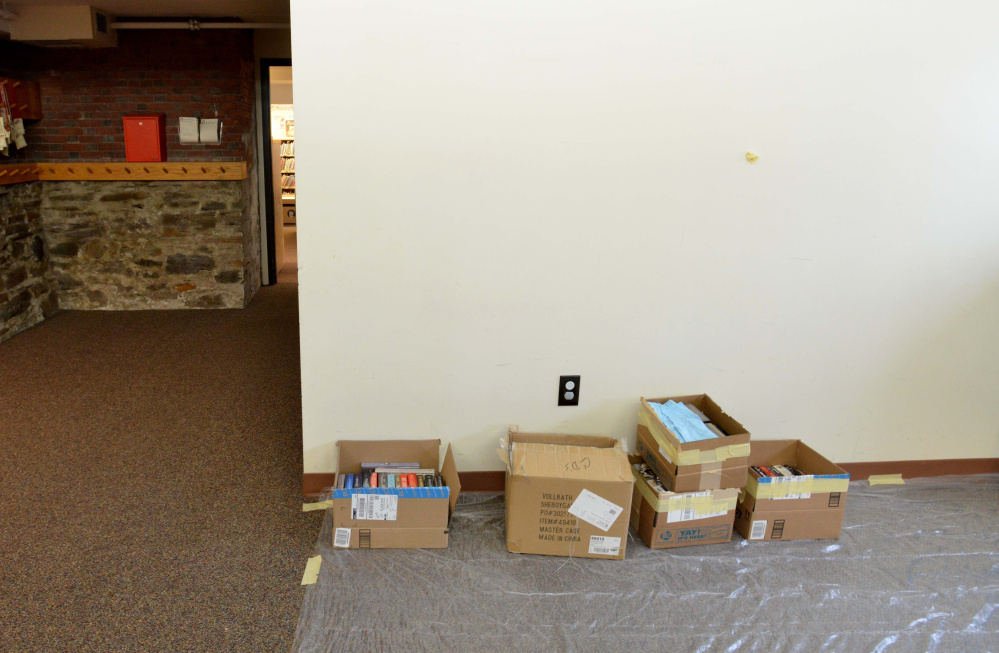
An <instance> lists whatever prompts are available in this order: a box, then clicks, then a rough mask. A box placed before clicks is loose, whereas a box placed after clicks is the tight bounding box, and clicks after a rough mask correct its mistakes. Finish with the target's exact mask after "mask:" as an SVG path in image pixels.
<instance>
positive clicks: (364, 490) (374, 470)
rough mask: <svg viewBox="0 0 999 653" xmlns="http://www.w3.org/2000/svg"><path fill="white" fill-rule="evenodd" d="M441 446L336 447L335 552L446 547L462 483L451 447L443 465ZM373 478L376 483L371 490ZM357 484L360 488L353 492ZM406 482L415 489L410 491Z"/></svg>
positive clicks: (353, 443) (359, 443) (358, 443)
mask: <svg viewBox="0 0 999 653" xmlns="http://www.w3.org/2000/svg"><path fill="white" fill-rule="evenodd" d="M440 447H441V441H440V440H372V441H364V440H341V441H340V442H338V443H337V449H338V450H339V457H338V461H337V477H336V489H334V490H333V496H332V498H331V502H332V508H333V545H334V547H338V548H349V549H440V548H446V547H447V544H448V530H449V525H450V522H451V515H452V514H453V512H454V506H455V504H457V502H458V495H459V494H460V493H461V483H460V482H459V481H458V470H457V469H456V468H455V464H454V453H453V452H452V451H451V446H450V445H448V448H447V453H446V454H445V456H444V461H443V462H441V461H440ZM400 465H404V466H405V467H400ZM378 470H382V471H381V473H379V471H378ZM431 470H432V473H430V471H431ZM372 474H374V475H375V478H376V479H377V480H375V482H374V485H372ZM403 475H405V480H403V479H402V476H403ZM392 476H395V477H396V478H394V479H393V478H392ZM358 479H359V480H360V487H355V483H354V481H355V480H358ZM382 479H384V480H382ZM365 480H366V481H367V485H368V486H367V487H365V486H364V485H365ZM410 480H412V482H413V483H414V484H415V487H410ZM379 481H381V482H379ZM386 481H387V482H386ZM421 483H422V485H421ZM428 483H430V484H429V485H428ZM348 485H350V487H347V486H348Z"/></svg>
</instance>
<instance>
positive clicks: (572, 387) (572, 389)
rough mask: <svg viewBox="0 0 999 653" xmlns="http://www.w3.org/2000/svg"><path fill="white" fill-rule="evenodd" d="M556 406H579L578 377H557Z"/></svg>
mask: <svg viewBox="0 0 999 653" xmlns="http://www.w3.org/2000/svg"><path fill="white" fill-rule="evenodd" d="M558 405H559V406H578V405H579V375H578V374H577V375H575V376H560V377H558Z"/></svg>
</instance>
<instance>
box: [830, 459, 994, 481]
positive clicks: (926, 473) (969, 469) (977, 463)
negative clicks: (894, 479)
mask: <svg viewBox="0 0 999 653" xmlns="http://www.w3.org/2000/svg"><path fill="white" fill-rule="evenodd" d="M838 464H839V466H840V467H842V468H843V469H845V470H846V471H847V472H849V474H850V480H851V481H863V480H864V479H866V478H868V477H869V476H872V475H875V474H901V475H902V478H929V477H932V476H967V475H969V474H997V473H999V458H951V459H948V460H883V461H877V462H870V463H838Z"/></svg>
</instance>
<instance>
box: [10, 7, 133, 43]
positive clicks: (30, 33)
mask: <svg viewBox="0 0 999 653" xmlns="http://www.w3.org/2000/svg"><path fill="white" fill-rule="evenodd" d="M17 14H18V18H17V20H12V21H11V22H10V40H11V41H21V42H24V43H31V44H33V45H41V46H44V47H50V48H51V47H77V48H79V47H85V48H113V47H114V46H116V45H118V38H117V35H116V34H115V31H114V30H113V29H111V17H110V16H108V15H107V14H105V13H104V12H101V11H98V10H97V9H95V8H94V7H89V6H87V5H77V6H74V7H39V6H35V5H25V6H21V7H19V8H18V11H17Z"/></svg>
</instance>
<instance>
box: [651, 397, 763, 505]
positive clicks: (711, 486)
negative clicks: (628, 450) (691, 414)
mask: <svg viewBox="0 0 999 653" xmlns="http://www.w3.org/2000/svg"><path fill="white" fill-rule="evenodd" d="M670 399H672V400H673V401H675V402H678V403H683V404H692V405H693V406H694V407H695V408H696V409H697V410H698V411H700V412H701V413H703V415H704V416H705V417H707V418H708V419H710V420H711V423H712V424H714V425H716V426H717V427H719V428H721V430H722V431H723V432H724V433H726V434H727V435H725V437H720V438H713V439H710V440H699V441H697V442H680V439H679V438H677V436H676V434H675V433H673V431H671V430H670V429H669V428H668V427H667V426H666V425H665V424H663V423H662V421H661V420H660V419H659V416H658V415H656V412H655V411H654V410H652V407H651V406H649V401H654V402H656V403H664V402H666V401H668V400H670ZM749 438H750V435H749V432H748V431H747V430H746V429H745V427H743V425H742V424H740V423H739V422H737V421H735V420H734V419H732V417H730V416H729V415H728V413H726V412H725V411H724V410H722V409H721V407H720V406H719V405H718V404H716V403H715V402H714V400H712V399H711V397H709V396H708V395H703V394H702V395H688V396H683V397H666V398H663V399H649V400H646V399H645V398H644V397H643V398H642V405H641V407H640V408H639V410H638V453H639V454H640V455H641V456H642V458H644V459H645V461H646V462H647V463H648V465H649V466H650V467H652V468H653V469H654V470H655V472H656V474H658V475H659V478H660V479H661V480H662V481H663V483H664V484H665V485H666V487H667V488H668V489H670V490H673V491H674V492H697V491H702V490H722V489H729V488H740V487H742V486H743V485H744V481H745V478H746V466H747V465H748V463H749V451H750V448H749Z"/></svg>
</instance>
